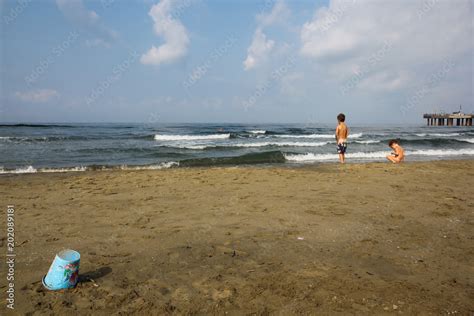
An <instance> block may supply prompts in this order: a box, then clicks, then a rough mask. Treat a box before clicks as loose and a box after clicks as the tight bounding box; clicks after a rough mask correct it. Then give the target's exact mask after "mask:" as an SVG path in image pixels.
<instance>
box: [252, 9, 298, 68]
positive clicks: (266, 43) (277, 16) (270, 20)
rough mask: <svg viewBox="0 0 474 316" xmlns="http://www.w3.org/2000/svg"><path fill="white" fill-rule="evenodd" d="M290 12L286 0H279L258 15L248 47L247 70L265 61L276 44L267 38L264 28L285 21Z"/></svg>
mask: <svg viewBox="0 0 474 316" xmlns="http://www.w3.org/2000/svg"><path fill="white" fill-rule="evenodd" d="M289 14H290V11H289V9H288V7H287V6H286V5H285V3H284V1H283V0H278V1H276V3H275V5H274V6H273V8H272V10H271V11H270V12H269V13H260V14H258V15H257V22H258V26H257V29H256V30H255V33H254V35H253V39H252V43H251V44H250V46H249V48H248V49H247V58H246V59H245V60H244V62H243V64H244V69H245V70H250V69H252V68H255V67H257V66H258V65H259V64H260V63H262V62H263V61H265V60H266V59H267V56H268V55H269V54H270V52H271V51H272V50H273V48H274V46H275V41H273V40H270V39H268V40H267V36H266V35H265V33H264V32H263V29H264V28H265V27H269V26H271V25H274V24H277V23H282V22H284V21H285V19H286V18H287V17H288V16H289Z"/></svg>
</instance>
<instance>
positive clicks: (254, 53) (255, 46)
mask: <svg viewBox="0 0 474 316" xmlns="http://www.w3.org/2000/svg"><path fill="white" fill-rule="evenodd" d="M274 45H275V42H274V41H272V40H267V37H266V36H265V34H264V33H263V32H262V30H261V29H257V30H256V31H255V34H254V35H253V40H252V44H251V45H250V47H249V48H248V49H247V58H246V59H245V60H244V68H245V70H250V69H252V68H254V67H255V66H256V65H257V63H259V62H261V61H262V60H264V59H265V58H266V56H267V55H268V53H269V52H270V51H271V50H272V49H273V46H274Z"/></svg>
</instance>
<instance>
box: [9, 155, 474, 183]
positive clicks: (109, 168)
mask: <svg viewBox="0 0 474 316" xmlns="http://www.w3.org/2000/svg"><path fill="white" fill-rule="evenodd" d="M387 154H388V152H387ZM473 160H474V157H472V158H466V157H459V158H450V159H435V160H408V161H404V162H403V163H402V164H403V165H405V164H420V163H421V164H423V163H436V162H453V161H473ZM345 164H346V165H371V164H391V163H389V162H388V161H385V160H377V161H353V160H352V161H351V160H346V163H345ZM324 165H329V166H331V165H340V163H339V162H338V161H328V160H323V161H315V162H286V163H256V164H236V165H232V164H217V165H208V166H201V165H189V166H186V165H185V166H180V165H179V162H174V161H173V162H165V163H161V164H149V165H104V166H100V165H90V166H76V167H44V168H41V167H40V168H34V167H33V166H28V167H26V168H17V169H0V178H1V177H2V176H6V175H26V174H55V173H62V174H71V173H84V172H91V173H93V172H97V171H100V172H116V171H126V172H127V171H157V170H172V169H198V168H202V169H212V168H243V169H245V168H257V169H258V168H265V169H266V168H297V169H298V168H314V167H317V166H324Z"/></svg>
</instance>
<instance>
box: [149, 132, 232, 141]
mask: <svg viewBox="0 0 474 316" xmlns="http://www.w3.org/2000/svg"><path fill="white" fill-rule="evenodd" d="M227 138H230V134H212V135H160V134H156V135H155V140H160V141H173V140H212V139H227Z"/></svg>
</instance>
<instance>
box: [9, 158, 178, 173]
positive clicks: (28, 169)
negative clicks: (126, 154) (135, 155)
mask: <svg viewBox="0 0 474 316" xmlns="http://www.w3.org/2000/svg"><path fill="white" fill-rule="evenodd" d="M176 166H179V163H178V162H176V161H169V162H163V163H160V164H157V165H146V166H127V165H123V166H120V169H122V170H159V169H168V168H171V167H176ZM113 169H115V167H107V166H104V167H103V168H102V169H96V171H105V170H113ZM87 170H88V168H87V167H84V166H79V167H72V168H40V169H36V168H34V167H33V166H28V167H22V168H18V169H12V170H8V169H7V170H5V169H4V168H1V167H0V174H17V173H53V172H59V173H63V172H83V171H87Z"/></svg>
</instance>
